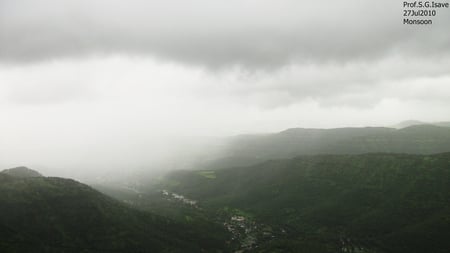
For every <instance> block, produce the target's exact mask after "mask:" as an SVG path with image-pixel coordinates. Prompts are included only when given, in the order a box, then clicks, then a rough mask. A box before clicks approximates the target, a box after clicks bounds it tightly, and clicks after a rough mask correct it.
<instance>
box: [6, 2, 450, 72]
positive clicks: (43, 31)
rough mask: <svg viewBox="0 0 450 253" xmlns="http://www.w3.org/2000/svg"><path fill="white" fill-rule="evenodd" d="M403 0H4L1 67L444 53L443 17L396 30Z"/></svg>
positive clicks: (275, 62) (449, 38) (222, 63)
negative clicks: (115, 59)
mask: <svg viewBox="0 0 450 253" xmlns="http://www.w3.org/2000/svg"><path fill="white" fill-rule="evenodd" d="M401 10H402V6H401V1H392V0H382V1H377V3H376V6H375V4H370V3H361V1H357V0H345V1H320V3H313V2H312V1H298V0H281V1H280V0H276V1H275V0H264V1H256V0H230V1H226V2H223V1H215V0H214V1H211V0H193V1H177V0H164V1H163V0H151V1H143V0H131V1H127V2H126V3H124V2H123V1H116V0H113V1H106V0H89V1H88V0H66V1H57V0H42V1H29V0H1V1H0V45H1V48H0V60H1V61H2V62H29V61H39V60H48V59H54V58H61V57H63V58H67V57H69V58H70V57H80V56H83V55H84V56H86V55H104V54H110V53H119V54H130V55H133V54H136V55H142V54H144V55H145V54H147V55H149V56H151V57H159V58H162V59H166V60H170V61H177V62H181V63H184V64H196V65H200V66H206V67H210V68H217V67H226V66H243V67H244V68H265V69H267V68H279V67H282V66H286V65H290V64H303V63H322V62H349V61H350V62H351V61H355V60H357V61H371V60H374V59H375V60H376V59H379V58H383V57H385V56H387V55H390V54H399V55H408V56H411V55H421V56H424V57H425V56H426V57H427V58H430V57H441V56H442V54H443V52H444V53H445V54H448V51H449V50H448V49H449V48H450V34H449V33H448V32H447V29H448V25H449V24H450V15H445V13H440V15H438V17H436V18H435V20H434V21H435V22H434V24H433V26H432V28H430V27H428V28H427V27H422V28H416V27H415V28H411V27H408V26H405V25H402V16H401Z"/></svg>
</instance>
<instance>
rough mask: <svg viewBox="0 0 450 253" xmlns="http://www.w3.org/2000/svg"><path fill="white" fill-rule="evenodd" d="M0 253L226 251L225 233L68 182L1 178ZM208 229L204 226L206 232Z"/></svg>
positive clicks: (4, 176) (66, 180) (2, 176)
mask: <svg viewBox="0 0 450 253" xmlns="http://www.w3.org/2000/svg"><path fill="white" fill-rule="evenodd" d="M0 203H1V205H0V249H1V250H0V251H1V252H224V249H226V245H225V244H224V241H225V240H224V237H223V234H224V232H223V234H220V233H219V234H215V233H217V231H215V230H214V231H202V230H200V228H196V226H195V224H194V225H191V226H187V225H185V224H182V223H179V222H175V221H173V220H170V219H167V218H163V217H160V216H156V215H153V214H150V213H145V212H142V211H137V210H134V209H132V208H130V207H127V206H125V205H123V204H121V203H119V202H118V201H116V200H113V199H111V198H110V197H107V196H105V195H103V194H101V193H99V192H97V191H96V190H93V189H92V188H90V187H89V186H86V185H84V184H81V183H78V182H76V181H74V180H70V179H62V178H50V177H33V178H18V177H12V176H10V175H7V174H6V173H0ZM203 229H204V227H203Z"/></svg>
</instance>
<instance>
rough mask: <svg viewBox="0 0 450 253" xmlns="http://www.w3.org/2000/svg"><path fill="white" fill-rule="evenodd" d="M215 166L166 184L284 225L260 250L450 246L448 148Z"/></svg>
mask: <svg viewBox="0 0 450 253" xmlns="http://www.w3.org/2000/svg"><path fill="white" fill-rule="evenodd" d="M209 173H211V172H209ZM214 173H215V174H214V177H213V178H212V177H205V176H204V174H205V173H204V172H199V171H178V172H174V173H172V174H170V175H169V176H168V177H167V178H166V182H170V183H166V185H164V183H163V185H162V186H160V187H166V188H169V189H171V190H172V191H174V192H182V193H183V194H185V195H186V196H188V197H189V198H193V199H198V200H200V201H201V202H202V203H204V204H205V206H206V207H207V208H208V209H209V210H211V211H212V212H220V210H223V209H224V207H227V208H234V209H239V210H242V212H244V213H247V214H249V215H250V216H252V217H253V218H254V219H255V220H257V221H259V222H263V223H265V224H269V225H270V226H271V228H272V230H274V231H281V230H283V231H286V233H285V234H283V233H273V234H274V235H275V236H274V237H275V238H273V239H271V240H267V241H265V242H263V244H262V245H259V249H255V250H254V251H260V252H344V251H347V252H348V251H350V252H358V251H357V250H360V252H408V253H413V252H423V253H425V252H434V253H438V252H448V249H450V241H449V240H448V238H450V153H445V154H437V155H405V154H363V155H318V156H302V157H298V158H295V159H289V160H273V161H268V162H265V163H262V164H260V165H256V166H252V167H246V168H232V169H223V170H217V171H214Z"/></svg>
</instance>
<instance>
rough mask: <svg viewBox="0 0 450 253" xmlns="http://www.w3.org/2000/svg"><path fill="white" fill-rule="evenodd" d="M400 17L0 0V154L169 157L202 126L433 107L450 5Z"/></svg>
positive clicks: (326, 5)
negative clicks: (431, 14) (417, 19)
mask: <svg viewBox="0 0 450 253" xmlns="http://www.w3.org/2000/svg"><path fill="white" fill-rule="evenodd" d="M402 19H403V17H402V1H398V0H380V1H361V0H343V1H335V0H327V1H312V0H311V1H300V0H228V1H219V0H190V1H181V0H129V1H119V0H64V1H58V0H39V1H35V0H0V115H1V119H0V120H2V121H1V122H0V140H1V141H2V145H0V154H1V157H0V167H5V166H9V167H12V166H18V165H29V166H34V165H36V166H40V167H39V168H43V167H44V168H45V167H50V168H53V169H48V170H42V171H43V172H44V174H47V175H52V174H54V175H65V176H74V173H76V172H80V173H82V172H88V171H90V170H91V169H92V168H95V170H96V171H97V172H98V171H100V170H104V171H115V172H116V173H117V172H118V171H122V170H123V169H124V168H126V170H129V169H131V168H135V169H136V168H144V169H146V170H148V169H154V168H157V169H161V168H167V167H170V168H173V167H179V166H183V163H185V161H186V159H184V158H183V156H185V157H189V158H190V159H195V158H194V157H195V156H194V155H193V153H192V152H191V153H190V152H186V151H187V150H189V151H195V150H196V149H195V148H194V147H195V145H197V144H199V143H198V142H199V140H203V141H205V142H208V141H206V140H210V138H209V137H208V138H204V137H205V136H227V135H234V134H241V133H254V132H274V131H281V130H284V129H286V128H289V127H326V128H328V127H342V126H367V125H372V126H374V125H377V126H379V125H392V124H395V123H397V122H399V121H402V120H405V119H418V120H422V121H448V120H450V119H449V118H448V112H449V111H450V85H448V84H449V83H450V33H449V32H448V27H449V26H450V10H438V15H437V17H435V18H433V25H431V26H408V25H402ZM187 136H195V137H187ZM180 139H181V140H182V141H180ZM213 139H214V138H213ZM213 142H214V141H213ZM180 143H181V144H180ZM199 146H203V147H205V146H204V145H202V144H201V145H199ZM186 147H188V148H186ZM208 150H209V148H208ZM194 153H195V152H194ZM179 158H181V159H179ZM177 159H179V160H181V162H179V160H177ZM55 168H56V169H55ZM60 168H65V169H67V170H68V171H67V173H63V170H61V169H60ZM72 169H73V170H72ZM89 173H90V172H89Z"/></svg>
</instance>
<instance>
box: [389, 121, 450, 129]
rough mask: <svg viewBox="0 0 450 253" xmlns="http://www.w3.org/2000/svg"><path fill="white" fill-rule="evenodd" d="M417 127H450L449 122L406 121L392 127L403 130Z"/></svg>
mask: <svg viewBox="0 0 450 253" xmlns="http://www.w3.org/2000/svg"><path fill="white" fill-rule="evenodd" d="M417 125H433V126H441V127H450V122H449V121H441V122H424V121H419V120H405V121H402V122H400V123H398V124H396V125H393V126H391V127H393V128H397V129H402V128H406V127H410V126H417Z"/></svg>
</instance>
